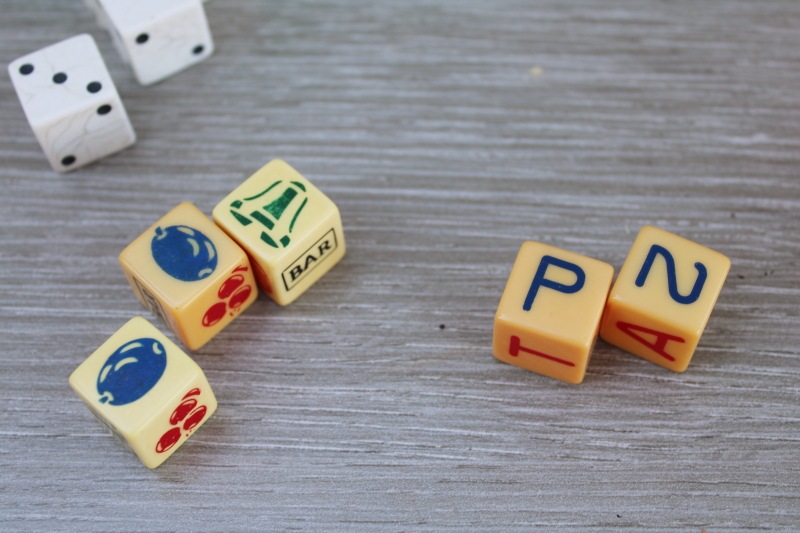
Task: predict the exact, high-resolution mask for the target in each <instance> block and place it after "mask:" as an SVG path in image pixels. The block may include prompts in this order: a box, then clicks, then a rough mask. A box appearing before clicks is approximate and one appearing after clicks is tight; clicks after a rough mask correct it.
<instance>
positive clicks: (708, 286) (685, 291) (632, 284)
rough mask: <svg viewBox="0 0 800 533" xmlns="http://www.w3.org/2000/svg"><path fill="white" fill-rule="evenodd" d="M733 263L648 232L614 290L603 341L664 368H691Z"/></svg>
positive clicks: (660, 233)
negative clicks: (693, 357) (695, 351)
mask: <svg viewBox="0 0 800 533" xmlns="http://www.w3.org/2000/svg"><path fill="white" fill-rule="evenodd" d="M730 267H731V262H730V260H729V259H728V258H727V257H725V256H724V255H722V254H720V253H717V252H715V251H713V250H710V249H708V248H706V247H705V246H701V245H699V244H697V243H694V242H692V241H689V240H686V239H684V238H682V237H678V236H677V235H673V234H672V233H669V232H666V231H664V230H661V229H658V228H654V227H652V226H645V227H644V228H642V230H641V231H640V232H639V235H638V236H637V237H636V240H635V241H634V243H633V247H632V248H631V251H630V253H628V258H627V259H625V263H624V264H623V265H622V270H620V273H619V277H617V281H616V282H615V283H614V287H613V288H612V289H611V293H610V294H609V297H608V303H607V304H606V313H605V316H604V317H603V325H602V327H601V329H600V336H601V337H602V338H603V340H605V341H606V342H608V343H609V344H613V345H614V346H617V347H619V348H622V349H623V350H626V351H628V352H631V353H633V354H635V355H638V356H639V357H642V358H644V359H647V360H648V361H650V362H653V363H656V364H657V365H661V366H663V367H666V368H669V369H670V370H674V371H675V372H683V371H684V370H686V367H687V366H689V361H690V360H691V359H692V355H693V354H694V350H695V348H696V347H697V343H698V341H699V340H700V335H702V334H703V330H704V329H705V327H706V323H707V322H708V317H709V316H710V315H711V310H712V309H713V308H714V303H715V302H716V301H717V296H719V293H720V290H722V284H723V283H724V282H725V278H726V277H727V276H728V270H730Z"/></svg>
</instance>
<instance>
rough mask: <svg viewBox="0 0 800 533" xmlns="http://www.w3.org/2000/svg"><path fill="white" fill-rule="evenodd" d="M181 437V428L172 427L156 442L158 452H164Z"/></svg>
mask: <svg viewBox="0 0 800 533" xmlns="http://www.w3.org/2000/svg"><path fill="white" fill-rule="evenodd" d="M180 439H181V428H170V429H169V431H167V432H166V433H164V434H163V435H162V436H161V439H160V440H159V441H158V444H156V453H164V452H166V451H167V450H169V449H170V448H172V447H173V446H175V444H176V443H177V442H178V441H179V440H180Z"/></svg>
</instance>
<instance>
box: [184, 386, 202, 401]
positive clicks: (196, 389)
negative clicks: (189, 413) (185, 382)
mask: <svg viewBox="0 0 800 533" xmlns="http://www.w3.org/2000/svg"><path fill="white" fill-rule="evenodd" d="M198 394H200V389H198V388H197V387H195V388H194V389H192V390H190V391H189V392H187V393H186V396H184V397H183V399H184V400H185V399H186V398H188V397H189V396H197V395H198Z"/></svg>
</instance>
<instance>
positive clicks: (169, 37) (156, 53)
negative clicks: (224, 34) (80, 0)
mask: <svg viewBox="0 0 800 533" xmlns="http://www.w3.org/2000/svg"><path fill="white" fill-rule="evenodd" d="M84 3H85V4H86V5H87V7H89V9H90V10H91V11H92V12H93V13H94V14H95V17H96V18H97V22H98V24H99V25H100V26H101V27H103V28H105V29H107V30H108V31H109V33H110V34H111V40H112V42H113V43H114V46H115V47H116V48H117V51H118V52H119V54H120V55H121V56H122V59H123V60H124V61H125V62H126V63H130V65H131V68H132V69H133V74H134V76H136V80H137V81H138V82H139V83H140V84H142V85H152V84H153V83H156V82H158V81H161V80H163V79H164V78H168V77H170V76H172V75H173V74H176V73H178V72H180V71H181V70H183V69H185V68H188V67H190V66H192V65H194V64H195V63H199V62H200V61H202V60H204V59H206V58H207V57H209V56H210V55H211V54H212V53H213V52H214V41H213V40H212V38H211V31H210V30H209V29H208V22H207V21H206V13H205V11H204V10H203V4H202V3H201V2H200V0H138V1H136V2H132V1H130V0H84Z"/></svg>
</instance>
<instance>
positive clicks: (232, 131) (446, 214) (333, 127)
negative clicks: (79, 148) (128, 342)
mask: <svg viewBox="0 0 800 533" xmlns="http://www.w3.org/2000/svg"><path fill="white" fill-rule="evenodd" d="M205 6H206V10H207V14H208V17H209V21H210V25H211V30H212V33H213V34H214V37H215V41H216V44H217V52H216V53H215V55H214V56H213V57H211V58H210V59H209V60H208V61H206V62H204V63H202V64H200V65H198V66H196V67H194V68H192V69H190V70H187V71H185V72H183V73H181V74H179V75H177V76H175V77H173V78H170V79H168V80H166V81H164V82H163V83H160V84H157V85H155V86H153V87H150V88H142V87H139V86H138V85H136V83H135V82H134V80H133V77H132V75H131V73H130V72H129V71H128V70H127V68H126V66H125V65H123V64H122V63H121V61H120V59H119V57H118V56H117V55H116V53H115V51H114V50H113V48H112V46H111V43H110V40H109V38H108V35H107V34H106V33H104V32H103V31H101V30H100V29H99V28H98V27H97V26H96V25H95V24H94V22H93V20H92V19H91V18H90V16H89V15H88V13H87V12H86V11H85V9H84V8H83V6H82V5H81V3H80V2H79V1H78V0H70V1H69V2H66V1H62V2H58V1H55V0H50V1H48V0H4V2H3V6H2V16H0V57H2V59H3V62H5V63H8V62H10V61H11V60H13V59H15V58H16V57H19V56H21V55H23V54H26V53H28V52H31V51H33V50H36V49H38V48H41V47H43V46H45V45H48V44H51V43H53V42H55V41H57V40H60V39H63V38H66V37H69V36H71V35H75V34H77V33H81V32H89V33H91V34H92V35H94V36H95V38H96V39H97V41H98V44H99V46H100V48H101V51H102V52H103V55H104V57H105V59H106V62H107V64H108V66H109V69H110V71H111V73H112V76H113V77H114V79H115V81H116V83H117V87H118V90H119V92H120V94H121V96H122V98H123V100H124V102H125V104H126V107H127V110H128V113H129V115H130V117H131V120H132V122H133V124H134V127H135V128H136V131H137V134H138V136H139V141H138V143H137V144H136V145H135V146H134V147H133V148H131V149H129V150H126V151H124V152H122V153H120V154H118V155H115V156H113V157H110V158H108V159H106V160H103V161H101V162H99V163H97V164H94V165H92V166H89V167H87V168H85V169H82V170H80V171H78V172H75V173H72V174H69V175H66V176H59V175H56V174H54V173H52V172H51V171H50V170H49V168H48V165H47V163H46V162H45V159H44V156H43V155H42V153H41V151H40V149H39V147H38V145H37V143H36V140H35V139H34V137H33V134H32V133H31V131H30V128H29V127H28V124H27V122H26V121H25V118H24V115H23V113H22V109H21V107H20V106H19V102H18V101H17V99H16V96H15V94H14V91H13V88H12V86H11V83H10V80H9V79H8V76H7V75H4V76H0V120H1V121H2V129H1V130H0V187H2V189H1V190H2V194H1V195H0V228H2V229H0V265H1V266H0V312H2V317H3V319H2V333H1V335H2V344H1V345H0V530H3V531H48V532H61V531H79V532H81V533H89V532H95V531H96V532H108V531H148V532H160V531H264V530H276V531H278V530H279V531H285V530H286V531H288V530H299V531H364V532H373V531H374V532H391V531H498V532H499V531H503V532H508V531H530V530H532V529H540V530H543V531H585V532H589V531H592V532H595V531H596V532H604V531H636V532H637V533H638V532H678V531H680V532H686V531H689V532H696V533H700V532H701V531H702V530H704V529H705V530H706V531H707V532H708V533H712V532H732V531H762V530H763V531H797V530H798V529H800V433H798V429H800V385H798V383H800V382H799V381H798V380H799V378H800V353H799V352H800V350H798V346H799V345H800V311H799V308H798V300H799V299H798V297H799V296H800V237H799V236H798V230H800V180H798V172H800V33H798V27H800V3H798V2H795V1H792V0H762V1H759V2H750V1H747V0H739V1H736V0H730V1H721V0H714V1H708V2H702V3H700V2H691V1H688V0H677V1H674V2H665V1H658V0H647V1H643V2H634V1H611V2H608V1H605V2H604V1H599V0H568V1H556V0H543V1H541V2H523V1H520V0H496V1H493V2H485V1H478V0H439V1H431V0H408V1H406V2H390V1H378V2H369V1H365V0H328V1H324V0H294V1H288V0H271V1H269V2H264V1H260V0H213V1H211V2H209V3H207V4H206V5H205ZM534 67H538V69H534ZM531 69H534V70H531ZM275 157H280V158H283V159H285V160H287V161H288V162H289V163H290V164H292V165H293V166H294V167H295V168H297V169H298V170H299V171H300V172H301V173H303V174H304V175H305V176H306V177H307V178H309V179H310V180H311V181H313V182H314V183H315V184H316V185H317V186H318V187H319V188H320V189H322V190H323V192H325V193H326V194H328V195H329V196H330V197H331V198H332V199H333V200H334V201H335V202H336V203H337V205H338V206H339V208H340V210H341V213H342V216H343V221H344V227H345V234H346V238H347V244H348V255H347V256H346V257H345V259H344V260H343V262H342V263H341V264H339V265H338V266H337V267H336V268H335V269H333V270H332V271H331V272H330V273H329V274H327V275H326V276H325V278H323V279H322V280H321V281H320V282H319V283H317V284H316V285H315V286H314V287H313V288H312V289H311V290H309V291H308V292H307V293H306V294H305V295H304V296H303V297H301V298H300V299H299V300H298V301H297V302H295V303H294V304H293V305H291V306H289V307H287V308H280V307H278V306H277V305H275V304H273V303H272V302H271V301H270V300H269V299H267V298H266V297H264V296H263V295H262V296H261V297H260V298H259V300H258V301H257V302H256V303H255V304H254V305H253V306H252V307H251V308H250V310H248V311H247V312H246V313H245V314H244V315H243V316H242V317H241V318H239V319H237V320H236V321H235V322H234V323H233V324H232V325H231V326H229V327H228V328H227V329H226V330H225V331H223V332H222V333H221V334H220V335H218V336H217V337H216V338H215V339H214V340H212V341H211V342H210V343H209V344H208V345H206V347H204V348H203V349H202V350H200V351H198V352H196V353H195V354H194V358H195V360H196V361H197V362H198V363H199V364H200V366H201V367H202V368H203V369H204V370H205V372H206V375H207V377H208V379H209V381H210V382H211V384H212V386H213V387H214V390H215V392H216V395H217V397H218V399H219V402H220V405H219V410H218V411H217V414H216V415H215V416H214V417H213V418H212V419H211V420H210V421H209V422H208V423H207V424H206V425H205V426H204V427H203V429H202V430H201V431H200V432H199V433H198V434H197V435H195V436H193V437H192V438H191V439H190V440H189V441H188V442H187V443H186V444H185V445H184V446H183V447H182V448H181V449H180V450H179V451H178V452H177V453H176V454H175V455H174V456H173V457H172V458H170V459H169V460H168V461H167V462H166V463H165V464H164V465H163V466H162V467H160V468H158V469H157V470H154V471H149V470H147V469H146V468H144V467H143V466H142V465H141V464H140V463H139V462H138V460H137V459H136V458H135V457H134V456H132V455H131V454H130V453H129V452H127V451H126V450H125V449H123V448H122V447H121V446H120V445H118V444H117V443H116V442H115V441H114V440H113V439H112V438H111V437H110V436H109V435H107V434H106V433H105V431H104V430H103V428H101V427H100V426H99V425H98V424H97V423H96V422H95V421H94V420H93V419H92V418H91V416H90V415H89V413H88V411H87V410H86V409H85V407H84V406H83V405H82V404H81V403H80V401H79V400H78V398H77V397H76V396H75V395H74V394H73V392H72V391H71V390H70V389H69V387H68V385H67V377H68V376H69V374H70V373H71V372H72V371H73V370H74V369H75V367H77V365H78V364H80V363H81V362H82V361H83V360H84V359H85V358H86V357H87V356H88V355H89V354H90V353H91V352H92V351H94V350H95V349H96V347H97V346H99V345H100V344H101V343H102V342H103V341H104V340H105V339H107V338H108V337H109V336H110V335H111V334H112V333H113V332H114V331H116V330H117V329H118V328H119V327H120V326H121V325H122V324H123V323H124V322H125V321H126V320H128V319H129V318H130V317H133V316H135V315H142V316H145V317H147V318H148V319H151V320H152V316H151V315H150V314H149V313H147V312H146V311H145V310H144V309H142V308H141V307H140V305H139V303H138V302H137V300H136V299H135V298H134V296H133V294H132V293H131V291H130V288H129V287H128V285H127V283H126V281H125V279H124V277H123V275H122V272H121V270H120V268H119V266H118V264H117V259H116V258H117V255H118V254H119V252H120V251H121V250H122V249H123V248H124V247H125V246H126V245H127V244H128V243H129V242H130V241H131V240H133V239H134V238H135V237H136V236H138V235H139V234H140V233H141V232H142V231H144V230H145V229H146V228H147V227H149V225H150V224H152V223H153V221H155V220H157V219H158V218H159V217H160V216H162V215H163V214H164V213H166V212H167V211H168V210H169V209H171V208H172V207H174V206H175V205H177V204H178V203H179V202H181V201H184V200H188V201H191V202H193V203H195V204H196V205H197V206H198V207H199V208H200V209H201V210H203V211H204V212H205V213H207V214H210V212H211V209H212V208H213V206H214V205H215V204H216V203H217V202H218V201H219V200H220V199H221V198H223V197H224V196H225V195H226V194H228V193H229V192H230V191H231V190H232V189H233V188H234V187H235V186H237V185H238V184H239V183H240V182H241V181H242V180H244V179H245V178H246V177H247V176H249V175H250V174H252V173H253V172H254V171H255V170H256V169H258V168H259V167H260V166H261V165H263V164H264V163H265V162H267V161H268V160H270V159H272V158H275ZM645 224H652V225H656V226H658V227H661V228H663V229H665V230H668V231H673V232H675V233H678V234H680V235H682V236H684V237H687V238H689V239H692V240H694V241H696V242H699V243H701V244H704V245H706V246H709V247H710V248H712V249H714V250H717V251H719V252H721V253H723V254H725V255H727V256H729V257H730V258H731V260H732V262H733V266H732V270H731V274H730V276H729V278H728V281H727V284H726V286H725V288H724V289H723V292H722V294H721V296H720V299H719V302H718V304H717V307H716V309H715V311H714V313H713V314H712V317H711V320H710V322H709V325H708V328H707V330H706V332H705V334H704V336H703V338H702V340H701V344H700V347H699V349H698V351H697V353H696V355H695V356H694V359H693V362H692V364H691V365H690V367H689V370H688V371H687V372H685V373H684V374H674V373H671V372H669V371H667V370H665V369H662V368H660V367H657V366H655V365H652V364H650V363H647V362H646V361H643V360H641V359H639V358H636V357H634V356H632V355H629V354H626V353H624V352H622V351H621V350H618V349H616V348H613V347H611V346H609V345H608V344H605V343H603V342H599V343H598V345H597V348H596V350H595V352H594V354H593V356H592V360H591V364H590V366H589V370H588V374H587V377H586V380H585V382H584V383H583V384H582V385H579V386H571V385H567V384H563V383H560V382H557V381H554V380H551V379H548V378H545V377H541V376H538V375H536V374H532V373H529V372H525V371H522V370H520V369H518V368H515V367H512V366H509V365H504V364H502V363H499V362H497V361H496V360H495V359H494V358H493V357H492V355H491V352H490V343H491V330H492V318H493V315H494V311H495V309H496V306H497V303H498V301H499V298H500V294H501V292H502V290H503V287H504V285H505V281H506V279H507V276H508V274H509V272H510V269H511V265H512V263H513V260H514V257H515V255H516V252H517V250H518V249H519V246H520V244H521V243H522V242H523V241H524V240H538V241H541V242H545V243H548V244H552V245H554V246H558V247H561V248H565V249H568V250H571V251H574V252H578V253H581V254H585V255H589V256H591V257H595V258H597V259H600V260H602V261H606V262H608V263H610V264H612V265H613V266H614V267H615V268H616V269H619V267H620V266H621V265H622V263H623V261H624V259H625V256H626V254H627V251H628V249H629V248H630V246H631V244H632V242H633V238H634V237H635V235H636V233H637V232H638V230H639V229H640V227H641V226H643V225H645ZM440 325H444V328H442V327H440Z"/></svg>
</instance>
